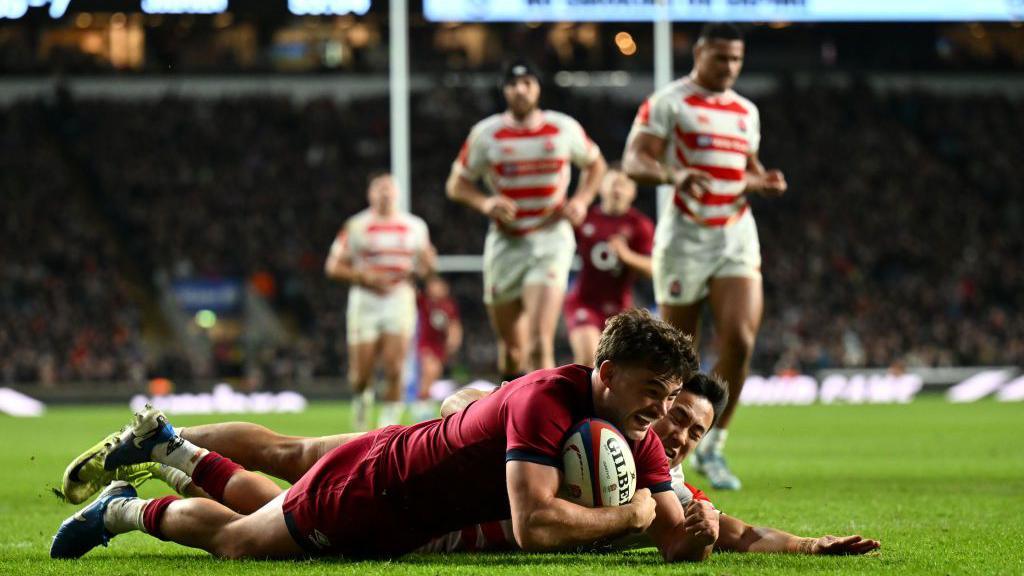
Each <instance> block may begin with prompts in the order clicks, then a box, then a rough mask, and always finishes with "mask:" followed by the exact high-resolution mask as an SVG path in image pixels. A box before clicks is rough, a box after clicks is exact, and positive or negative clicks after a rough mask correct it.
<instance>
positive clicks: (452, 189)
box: [444, 172, 462, 201]
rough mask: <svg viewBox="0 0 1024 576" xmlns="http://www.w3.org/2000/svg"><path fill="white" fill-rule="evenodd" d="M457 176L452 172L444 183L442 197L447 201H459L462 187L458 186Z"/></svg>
mask: <svg viewBox="0 0 1024 576" xmlns="http://www.w3.org/2000/svg"><path fill="white" fill-rule="evenodd" d="M460 184H461V183H460V182H459V175H458V174H455V173H454V172H453V173H451V174H450V175H449V176H448V180H447V181H446V182H445V183H444V195H445V196H447V197H448V199H449V200H456V201H457V200H459V199H461V198H462V194H461V192H462V187H461V186H460Z"/></svg>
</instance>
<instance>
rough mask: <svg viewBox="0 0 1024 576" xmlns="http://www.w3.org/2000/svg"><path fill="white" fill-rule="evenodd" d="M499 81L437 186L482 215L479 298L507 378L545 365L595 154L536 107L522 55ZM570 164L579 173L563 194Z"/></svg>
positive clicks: (597, 173) (597, 165)
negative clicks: (501, 103)
mask: <svg viewBox="0 0 1024 576" xmlns="http://www.w3.org/2000/svg"><path fill="white" fill-rule="evenodd" d="M502 89H503V92H504V95H505V101H506V102H507V104H508V109H507V110H506V111H505V112H504V113H502V114H495V115H493V116H490V117H488V118H485V119H483V120H481V121H480V122H478V123H477V124H476V125H475V126H473V129H472V130H470V133H469V136H468V137H467V138H466V142H465V144H463V147H462V151H461V152H460V153H459V156H458V158H456V160H455V162H454V163H453V164H452V169H451V173H450V175H449V176H448V182H447V185H446V190H447V193H448V197H449V198H451V199H453V200H455V201H457V202H461V203H463V204H465V205H467V206H469V207H471V208H473V209H475V210H477V211H479V212H480V213H481V214H483V215H485V216H487V217H488V218H489V219H490V220H491V227H490V230H489V231H488V233H487V240H486V242H485V244H484V269H483V276H484V303H485V304H486V305H487V311H488V315H489V316H490V319H491V325H492V326H493V327H494V331H495V333H496V334H497V337H498V365H499V366H498V367H499V370H500V371H501V373H502V379H503V380H513V379H515V378H516V377H517V376H518V375H520V374H522V373H524V372H527V371H529V370H535V369H539V368H551V367H553V366H554V365H555V343H554V340H555V329H556V328H557V326H558V316H559V312H560V311H561V309H562V299H563V297H564V295H565V287H566V284H567V282H568V277H569V268H570V267H571V265H572V257H573V252H574V251H575V248H576V242H575V240H574V238H573V232H572V226H573V225H578V224H579V223H580V222H582V221H583V218H584V216H586V213H587V207H588V206H590V203H591V202H592V201H593V199H594V195H595V194H596V193H597V187H598V184H599V183H600V182H601V177H602V176H604V172H605V161H604V158H603V157H602V156H601V151H600V150H599V149H598V147H597V146H596V145H595V144H594V143H593V142H591V140H590V138H588V137H587V135H586V133H585V132H584V131H583V127H581V126H580V124H579V123H578V122H577V121H576V120H574V119H572V118H571V117H569V116H567V115H565V114H562V113H560V112H554V111H551V110H541V109H540V107H539V105H538V103H539V100H540V80H539V74H538V72H537V71H536V69H535V68H533V67H532V66H531V65H530V64H529V63H527V62H525V61H518V62H513V63H511V65H509V66H508V68H507V70H506V72H505V75H504V84H503V88H502ZM570 163H571V164H575V165H576V166H577V167H579V168H580V176H579V184H578V186H577V188H576V193H575V195H573V196H572V197H571V198H568V197H567V189H568V187H569V179H570V167H569V164H570ZM480 180H483V187H484V188H486V189H487V190H488V191H489V192H490V193H489V194H487V193H484V192H483V191H481V188H480V187H479V186H478V184H477V182H478V181H480Z"/></svg>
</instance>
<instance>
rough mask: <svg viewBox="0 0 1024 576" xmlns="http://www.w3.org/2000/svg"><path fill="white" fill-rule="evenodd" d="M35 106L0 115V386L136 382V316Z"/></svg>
mask: <svg viewBox="0 0 1024 576" xmlns="http://www.w3.org/2000/svg"><path fill="white" fill-rule="evenodd" d="M52 113H53V110H52V109H50V107H49V106H48V105H44V104H43V103H42V102H38V101H37V102H33V103H22V104H17V105H11V106H7V107H4V108H0V226H2V228H3V234H2V237H0V238H2V240H0V385H2V384H3V383H10V382H39V383H41V384H43V385H56V384H58V383H62V382H68V381H82V380H95V381H110V380H115V379H118V380H125V379H131V380H141V379H142V378H143V377H144V376H145V365H144V357H143V355H142V338H141V325H140V315H139V310H138V307H137V305H136V303H135V301H134V300H133V299H132V298H131V297H130V295H129V294H130V292H129V283H128V281H127V279H126V275H125V271H124V269H123V268H122V266H121V262H119V260H118V248H117V246H116V245H115V244H114V242H113V238H112V237H111V236H110V235H109V234H106V233H105V231H104V230H102V229H101V228H100V226H99V224H98V221H97V219H96V217H95V214H94V213H93V208H92V205H91V202H90V201H89V200H88V198H86V197H84V192H83V190H82V188H81V186H80V184H79V183H78V182H77V180H76V177H75V175H74V173H73V172H72V171H71V170H70V169H69V167H68V165H67V164H66V163H65V162H64V160H63V158H62V156H61V151H60V147H59V145H58V143H57V142H56V141H55V139H54V138H53V135H52V131H50V130H49V129H48V127H47V124H48V121H49V119H50V118H51V117H52Z"/></svg>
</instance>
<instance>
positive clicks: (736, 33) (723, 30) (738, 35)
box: [697, 22, 743, 41]
mask: <svg viewBox="0 0 1024 576" xmlns="http://www.w3.org/2000/svg"><path fill="white" fill-rule="evenodd" d="M697 39H698V40H704V41H709V40H740V41H742V40H743V30H741V29H740V27H739V26H737V25H735V24H733V23H731V22H708V23H707V24H705V25H704V27H703V28H701V29H700V36H698V37H697Z"/></svg>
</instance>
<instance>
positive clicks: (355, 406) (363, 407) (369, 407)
mask: <svg viewBox="0 0 1024 576" xmlns="http://www.w3.org/2000/svg"><path fill="white" fill-rule="evenodd" d="M373 398H374V394H373V388H367V389H366V390H363V391H362V392H361V393H359V394H356V396H355V398H353V399H352V425H353V426H355V428H356V430H359V431H363V430H368V429H369V428H368V426H367V423H368V421H369V419H370V414H371V413H372V412H373Z"/></svg>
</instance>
